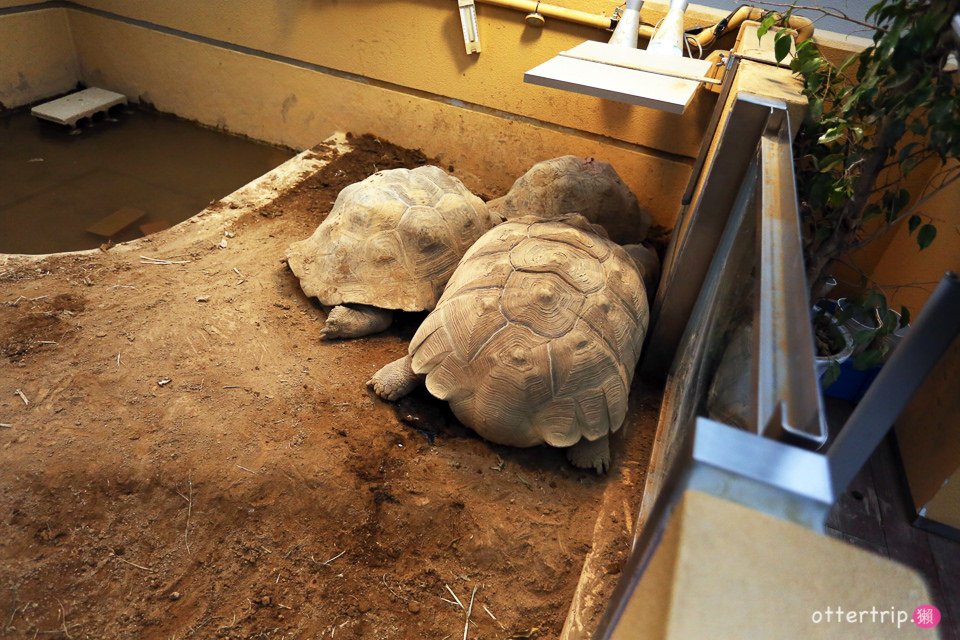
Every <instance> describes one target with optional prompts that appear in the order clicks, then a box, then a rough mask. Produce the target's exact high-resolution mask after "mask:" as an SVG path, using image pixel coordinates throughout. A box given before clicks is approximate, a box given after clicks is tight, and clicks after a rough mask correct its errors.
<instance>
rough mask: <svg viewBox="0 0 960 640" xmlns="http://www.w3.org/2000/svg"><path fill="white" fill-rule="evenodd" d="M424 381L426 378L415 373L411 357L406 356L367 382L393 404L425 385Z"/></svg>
mask: <svg viewBox="0 0 960 640" xmlns="http://www.w3.org/2000/svg"><path fill="white" fill-rule="evenodd" d="M423 379H424V376H422V375H418V374H416V373H414V372H413V363H412V359H411V358H410V356H404V357H402V358H400V359H399V360H394V361H393V362H391V363H390V364H388V365H387V366H385V367H383V368H382V369H380V371H377V372H376V373H375V374H373V377H372V378H370V380H368V381H367V386H368V387H370V388H371V389H373V392H374V393H375V394H377V395H378V396H380V397H381V398H383V399H384V400H389V401H391V402H393V401H394V400H399V399H400V398H402V397H403V396H405V395H408V394H409V393H410V392H412V391H413V390H414V389H416V388H417V387H418V386H419V385H420V384H422V383H423Z"/></svg>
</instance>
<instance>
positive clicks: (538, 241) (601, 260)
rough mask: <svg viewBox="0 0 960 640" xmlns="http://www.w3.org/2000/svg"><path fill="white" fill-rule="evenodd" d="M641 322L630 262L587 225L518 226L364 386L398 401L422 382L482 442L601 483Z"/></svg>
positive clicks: (473, 261)
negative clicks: (574, 469)
mask: <svg viewBox="0 0 960 640" xmlns="http://www.w3.org/2000/svg"><path fill="white" fill-rule="evenodd" d="M648 316H649V312H648V308H647V297H646V292H645V290H644V286H643V283H642V281H641V275H640V272H639V270H638V269H637V267H636V266H635V264H634V262H633V260H632V258H631V257H630V256H629V255H628V254H627V252H626V251H625V250H624V249H623V248H622V247H620V246H619V245H617V244H615V243H613V242H611V241H610V240H608V239H607V238H605V237H603V236H601V235H599V234H598V233H597V232H596V227H595V226H594V225H591V224H590V223H589V222H587V221H586V220H585V219H584V218H582V217H581V216H573V217H568V218H566V219H564V220H563V221H556V220H551V221H543V220H541V219H539V218H536V217H533V216H530V217H524V218H518V219H517V220H514V221H511V222H505V223H503V224H501V225H500V226H498V227H495V228H494V229H492V230H491V231H488V232H487V233H486V234H484V236H483V237H482V238H480V239H479V240H478V241H477V242H476V244H474V245H473V247H471V248H470V250H469V251H467V253H466V254H465V255H464V257H463V260H461V262H460V265H459V266H458V267H457V270H456V271H455V272H454V274H453V276H452V277H451V278H450V281H449V282H448V283H447V288H446V290H445V291H444V292H443V296H442V297H441V298H440V302H439V303H438V304H437V308H436V309H434V310H433V312H432V313H430V315H429V316H427V318H426V320H424V322H423V324H422V325H421V326H420V328H419V330H418V331H417V333H416V335H415V336H414V338H413V341H412V342H411V343H410V347H409V353H408V355H407V356H405V357H404V358H401V359H399V360H397V361H395V362H392V363H390V364H388V365H387V366H385V367H384V368H382V369H381V370H380V371H378V372H377V373H376V374H375V375H374V376H373V378H372V379H371V380H370V381H369V382H368V384H369V385H370V386H371V387H372V388H373V390H374V392H375V393H377V395H379V396H380V397H381V398H383V399H385V400H396V399H397V398H399V397H401V396H403V395H406V394H407V393H409V392H411V391H412V390H413V389H414V388H416V386H417V385H418V384H419V383H420V382H421V381H424V380H425V381H426V386H427V389H428V390H429V392H430V393H431V394H432V395H434V396H435V397H437V398H439V399H441V400H447V401H448V402H449V403H450V407H451V409H452V410H453V412H454V414H455V415H456V416H457V418H458V419H459V420H460V421H461V422H463V423H464V424H465V425H467V426H468V427H471V428H472V429H473V430H475V431H476V432H477V433H479V434H480V435H481V436H483V437H484V438H486V439H488V440H491V441H493V442H496V443H498V444H505V445H511V446H516V447H529V446H534V445H538V444H543V443H546V444H549V445H552V446H554V447H569V450H568V452H567V456H568V458H569V459H570V461H571V462H572V463H573V464H574V465H576V466H578V467H583V468H594V469H596V470H597V471H598V472H603V471H605V470H606V469H607V468H608V466H609V464H610V450H609V443H608V435H609V434H610V433H611V432H614V431H616V430H617V429H619V428H620V426H621V425H622V424H623V421H624V419H625V417H626V414H627V398H628V395H629V391H630V383H631V381H632V378H633V371H634V367H635V366H636V362H637V359H638V358H639V355H640V348H641V345H642V343H643V339H644V336H645V334H646V329H647V322H648Z"/></svg>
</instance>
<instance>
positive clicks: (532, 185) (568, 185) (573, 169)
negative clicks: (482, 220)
mask: <svg viewBox="0 0 960 640" xmlns="http://www.w3.org/2000/svg"><path fill="white" fill-rule="evenodd" d="M490 208H491V210H492V211H494V213H496V214H498V215H500V216H501V217H502V218H504V219H505V220H514V219H517V218H519V217H522V216H525V215H536V216H539V217H540V218H544V219H558V218H562V217H564V216H567V215H569V214H572V213H579V214H581V215H582V216H584V217H585V218H586V219H587V220H589V221H590V222H593V223H595V224H599V225H602V226H603V227H604V228H605V229H606V231H607V232H608V233H609V234H610V237H611V238H612V239H613V240H614V241H616V242H619V243H624V244H627V243H631V242H640V241H641V240H643V239H644V238H645V237H646V235H647V231H648V229H649V228H650V214H649V213H647V212H646V211H644V210H642V209H641V207H640V204H639V203H638V202H637V198H636V196H635V195H634V194H633V193H632V192H631V191H630V189H629V187H627V185H626V184H624V182H623V180H621V179H620V176H619V175H617V172H616V171H615V170H614V169H613V167H612V166H611V165H610V164H608V163H606V162H601V161H598V160H594V159H592V158H579V157H577V156H563V157H560V158H554V159H552V160H545V161H543V162H539V163H537V164H535V165H534V166H533V167H531V168H530V170H529V171H527V172H526V173H525V174H523V175H522V176H520V177H519V178H517V180H516V182H514V184H513V186H512V187H511V188H510V191H509V192H508V193H507V195H505V196H504V197H502V198H498V199H496V200H493V201H491V202H490Z"/></svg>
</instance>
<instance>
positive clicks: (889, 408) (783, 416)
mask: <svg viewBox="0 0 960 640" xmlns="http://www.w3.org/2000/svg"><path fill="white" fill-rule="evenodd" d="M730 109H731V112H730V116H729V118H728V119H727V122H726V125H725V127H724V131H723V132H721V136H722V137H721V140H720V142H719V144H718V146H717V150H716V153H715V159H714V162H713V164H712V165H711V166H710V167H709V168H707V169H705V174H704V176H703V178H702V181H703V185H702V187H701V189H702V190H704V191H706V192H708V198H707V199H704V196H703V194H701V198H700V201H701V203H703V204H702V206H701V207H700V208H699V209H698V210H697V211H695V212H687V213H686V217H684V216H682V217H681V221H680V223H679V224H678V226H677V229H676V230H675V233H678V237H676V238H675V239H674V242H673V244H672V246H671V249H670V255H669V256H668V259H667V261H666V262H665V271H666V274H665V278H664V282H663V283H662V284H661V291H660V294H659V295H658V297H657V304H655V306H654V311H655V313H654V317H653V324H652V326H651V332H650V334H651V336H652V340H651V342H650V343H649V344H648V346H647V349H648V351H649V353H648V356H647V361H646V363H645V364H646V371H647V372H648V373H650V372H654V373H656V372H657V370H658V369H660V370H662V371H663V370H665V369H666V367H665V363H671V364H670V366H669V376H668V377H667V383H666V388H665V396H664V403H663V407H662V409H661V418H660V425H659V428H658V434H657V438H656V442H657V444H656V449H655V451H654V460H652V462H651V469H650V471H649V474H648V483H647V487H646V490H645V495H644V506H643V507H642V509H641V515H640V518H639V522H638V525H637V527H636V531H637V537H636V538H635V540H634V546H633V550H632V552H631V556H630V558H629V560H628V561H627V564H626V566H625V567H624V570H623V572H622V577H621V580H620V582H619V583H618V585H617V588H616V591H615V593H614V595H613V597H612V599H611V601H610V603H609V606H608V608H607V610H606V612H605V614H604V617H603V619H602V620H601V622H600V625H599V627H598V629H597V631H596V633H595V636H594V637H595V638H598V639H606V638H610V637H612V635H613V633H614V631H615V630H616V628H617V624H618V622H619V621H620V619H621V615H622V614H623V611H624V608H625V606H626V604H627V602H628V601H629V599H630V597H631V594H632V593H633V591H634V590H635V588H636V587H637V585H638V583H639V581H640V578H641V576H642V575H643V572H644V569H645V568H646V566H647V563H648V562H649V560H650V557H651V555H652V553H653V551H654V550H655V548H656V545H657V542H658V540H659V538H660V535H661V534H662V532H663V530H664V527H665V526H666V523H667V520H668V518H669V515H670V513H671V510H672V509H673V507H674V506H675V505H676V504H677V503H678V501H679V499H680V497H681V496H682V494H683V493H684V492H685V491H687V490H697V491H702V492H707V493H710V494H713V495H716V496H719V497H723V498H725V499H728V500H731V501H733V502H736V503H739V504H741V505H745V506H747V507H750V508H752V509H755V510H758V511H763V512H765V513H768V514H771V515H774V516H777V517H780V518H783V519H787V520H791V521H793V522H796V523H799V524H801V525H803V526H806V527H809V528H811V529H814V530H817V531H823V526H824V521H825V518H826V515H827V513H828V511H829V509H830V508H831V506H832V505H833V504H834V502H835V501H836V499H837V497H838V496H839V495H840V494H841V493H842V492H843V491H844V490H845V489H846V487H847V485H848V484H849V483H850V481H851V480H852V479H853V477H854V475H855V474H856V473H857V471H858V470H859V469H860V468H861V467H862V466H863V465H864V464H865V463H866V461H867V459H868V458H869V456H870V455H871V454H872V452H873V450H874V449H875V448H876V446H877V444H879V442H880V440H881V439H882V438H883V436H884V435H885V434H886V433H887V431H888V430H889V429H890V427H891V426H892V424H893V422H894V420H895V419H896V418H897V416H898V415H899V414H900V413H901V412H902V410H903V409H904V407H905V406H906V404H907V402H908V401H909V399H910V397H911V396H912V395H913V393H914V391H915V390H916V389H917V387H918V386H919V385H920V383H921V382H922V380H923V379H924V377H925V376H926V375H927V373H929V371H930V370H931V369H932V368H933V366H934V365H935V364H936V362H937V361H938V360H939V358H940V356H941V355H942V354H943V353H944V352H945V351H946V348H947V347H948V346H949V345H950V344H951V342H952V341H953V340H955V339H958V336H960V281H958V280H957V278H956V276H954V275H953V274H947V276H945V277H944V279H943V281H942V282H941V283H940V286H939V287H938V288H937V290H936V291H935V292H934V294H933V295H932V297H931V298H930V300H929V301H928V302H927V304H926V306H925V307H924V309H923V312H922V313H921V314H920V315H919V317H917V319H916V321H915V322H914V323H913V326H912V328H911V330H910V331H909V332H908V334H907V336H906V337H905V338H904V339H903V341H902V342H901V343H900V345H899V346H898V348H897V350H896V351H895V352H894V353H893V355H892V357H891V358H890V360H889V362H888V363H887V364H886V365H885V366H884V368H883V369H882V370H881V372H880V374H879V376H878V377H877V379H876V380H875V381H874V383H873V385H872V386H871V388H870V390H869V391H868V392H867V394H866V395H865V396H864V398H863V399H862V400H861V402H860V404H859V405H858V407H857V408H856V410H855V411H854V413H853V414H852V415H851V416H850V418H849V420H848V421H847V423H846V424H845V425H844V427H843V428H842V430H841V431H840V433H839V435H837V436H836V438H835V440H834V441H833V444H832V445H831V446H830V447H829V448H828V449H827V450H826V451H823V450H822V449H824V446H823V445H824V444H825V442H827V440H828V435H829V434H828V433H827V427H826V424H827V423H826V420H825V419H824V412H823V403H822V396H821V393H820V387H819V380H818V378H817V373H816V370H815V366H814V344H813V329H812V324H811V312H810V308H811V307H810V301H809V294H808V291H809V288H808V286H807V282H806V278H805V273H804V268H803V258H802V245H801V236H800V223H799V214H798V207H797V199H796V189H795V180H794V173H793V161H792V149H791V139H790V119H789V114H788V112H787V108H786V105H785V104H783V103H780V102H776V101H770V100H765V99H762V98H757V97H755V96H749V95H747V96H743V95H738V96H737V97H736V98H735V99H734V101H733V102H732V104H731V106H730ZM731 136H737V138H736V139H732V138H731ZM731 159H733V161H732V162H731V161H730V160H731ZM737 162H739V163H740V164H741V165H743V166H740V167H739V169H738V167H737V166H736V165H737ZM730 176H739V178H738V182H737V183H735V184H732V185H731V184H730V183H729V179H730ZM724 179H726V180H727V182H726V184H724V183H723V180H724ZM721 186H723V189H721V188H720V187H721ZM711 190H712V191H713V193H712V199H711V198H710V197H709V195H710V194H711ZM720 192H722V193H720ZM724 205H726V206H727V209H726V210H724V209H723V208H722V207H723V206H724ZM697 234H700V235H699V236H697ZM674 295H676V296H677V297H676V298H673V296H674ZM678 324H679V326H680V327H681V328H682V327H685V330H683V329H681V331H682V334H681V333H680V332H678V330H677V325H678ZM658 325H659V328H658ZM658 338H659V339H662V340H664V341H665V342H661V343H659V344H657V343H656V340H657V339H658ZM737 345H749V346H748V348H746V349H745V350H740V351H738V346H737ZM731 363H732V364H731ZM730 371H732V372H734V375H733V377H732V380H733V383H734V384H728V383H729V380H721V379H722V378H724V376H726V373H724V372H730ZM728 377H729V376H728ZM718 380H719V382H718ZM718 389H719V391H718ZM724 394H726V396H727V397H724ZM730 396H734V397H730ZM717 407H721V408H722V409H723V410H722V411H718V410H716V409H717ZM729 407H733V409H731V410H727V408H729ZM715 414H720V415H722V416H723V417H726V418H731V417H732V418H734V420H733V422H735V424H726V423H725V422H724V421H721V419H718V415H715Z"/></svg>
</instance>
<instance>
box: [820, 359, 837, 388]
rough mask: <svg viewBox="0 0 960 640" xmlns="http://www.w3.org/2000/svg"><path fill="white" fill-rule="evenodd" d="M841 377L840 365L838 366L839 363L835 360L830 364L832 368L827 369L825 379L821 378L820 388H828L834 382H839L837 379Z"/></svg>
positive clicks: (824, 374)
mask: <svg viewBox="0 0 960 640" xmlns="http://www.w3.org/2000/svg"><path fill="white" fill-rule="evenodd" d="M839 377H840V365H838V364H837V361H836V360H834V361H832V362H831V363H830V366H828V367H827V370H826V371H824V372H823V377H822V378H820V386H821V387H822V388H824V389H826V388H828V387H829V386H830V385H832V384H833V383H834V382H836V381H837V378H839Z"/></svg>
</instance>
